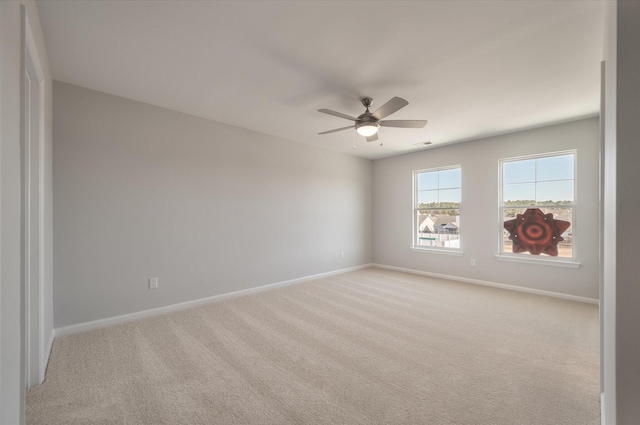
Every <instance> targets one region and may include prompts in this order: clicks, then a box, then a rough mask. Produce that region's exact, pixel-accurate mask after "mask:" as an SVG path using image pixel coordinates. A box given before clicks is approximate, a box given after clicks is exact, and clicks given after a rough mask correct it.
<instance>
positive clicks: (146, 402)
mask: <svg viewBox="0 0 640 425" xmlns="http://www.w3.org/2000/svg"><path fill="white" fill-rule="evenodd" d="M598 361H599V355H598V310H597V307H596V306H594V305H588V304H582V303H578V302H572V301H564V300H558V299H553V298H547V297H541V296H535V295H529V294H523V293H518V292H510V291H504V290H499V289H493V288H486V287H482V286H476V285H468V284H462V283H456V282H450V281H444V280H438V279H432V278H426V277H420V276H414V275H410V274H404V273H398V272H392V271H386V270H380V269H374V268H370V269H364V270H360V271H356V272H352V273H347V274H343V275H339V276H334V277H329V278H325V279H320V280H316V281H313V282H308V283H301V284H298V285H294V286H289V287H285V288H280V289H276V290H273V291H269V292H263V293H259V294H256V295H252V296H247V297H243V298H237V299H232V300H228V301H224V302H219V303H215V304H210V305H206V306H202V307H198V308H194V309H191V310H186V311H182V312H176V313H172V314H168V315H164V316H158V317H154V318H149V319H144V320H140V321H136V322H131V323H127V324H123V325H119V326H115V327H111V328H108V329H102V330H96V331H90V332H85V333H82V334H76V335H70V336H65V337H60V338H56V340H55V344H54V347H53V352H52V355H51V360H50V363H49V368H48V370H47V377H46V381H45V383H44V384H43V385H41V386H39V387H37V388H33V389H31V390H29V391H28V393H27V423H28V424H49V425H53V424H65V425H71V424H459V425H463V424H469V425H483V424H509V425H524V424H532V425H545V424H579V425H587V424H594V425H595V424H599V423H600V419H599V415H600V414H599V411H600V405H599V385H598V379H599V378H598V376H599V372H598Z"/></svg>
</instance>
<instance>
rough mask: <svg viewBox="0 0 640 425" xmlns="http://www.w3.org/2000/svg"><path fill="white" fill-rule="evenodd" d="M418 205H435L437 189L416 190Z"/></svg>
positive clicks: (436, 202) (436, 203)
mask: <svg viewBox="0 0 640 425" xmlns="http://www.w3.org/2000/svg"><path fill="white" fill-rule="evenodd" d="M418 206H419V207H420V206H422V207H437V206H438V191H437V190H421V191H420V192H418Z"/></svg>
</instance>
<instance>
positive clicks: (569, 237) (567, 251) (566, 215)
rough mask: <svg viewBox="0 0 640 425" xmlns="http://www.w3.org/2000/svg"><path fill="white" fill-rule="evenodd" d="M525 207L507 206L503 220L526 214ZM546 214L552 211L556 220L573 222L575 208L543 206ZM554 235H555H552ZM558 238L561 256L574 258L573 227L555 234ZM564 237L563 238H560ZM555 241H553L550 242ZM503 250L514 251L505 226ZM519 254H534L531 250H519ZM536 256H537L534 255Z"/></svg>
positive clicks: (558, 248) (506, 251) (559, 254)
mask: <svg viewBox="0 0 640 425" xmlns="http://www.w3.org/2000/svg"><path fill="white" fill-rule="evenodd" d="M525 210H526V209H525V208H505V209H504V217H503V220H504V221H506V220H512V219H514V218H516V217H517V214H524V212H525ZM541 211H542V212H543V213H544V214H548V213H551V214H553V218H554V219H556V220H564V221H568V222H569V223H571V222H572V220H573V219H572V214H573V209H572V208H571V207H561V208H541ZM552 236H553V235H552ZM555 236H556V237H557V238H558V239H557V244H556V247H557V250H558V257H559V258H572V257H573V227H572V226H570V227H569V228H568V229H567V230H565V231H564V232H562V234H560V235H555ZM560 239H563V240H560ZM550 243H553V242H550ZM502 249H503V252H505V253H508V254H510V253H513V242H512V241H511V240H510V239H509V232H508V231H506V230H504V228H503V247H502ZM517 254H518V255H532V254H530V253H529V252H527V251H525V252H518V253H517ZM540 256H547V255H546V254H540ZM534 257H537V255H536V256H534Z"/></svg>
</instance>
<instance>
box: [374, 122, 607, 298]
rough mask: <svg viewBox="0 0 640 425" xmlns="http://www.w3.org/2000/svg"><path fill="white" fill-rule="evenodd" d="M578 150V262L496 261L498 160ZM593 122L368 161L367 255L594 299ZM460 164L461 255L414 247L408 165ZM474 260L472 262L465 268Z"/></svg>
mask: <svg viewBox="0 0 640 425" xmlns="http://www.w3.org/2000/svg"><path fill="white" fill-rule="evenodd" d="M568 149H577V164H576V166H577V173H578V177H577V186H578V189H577V190H578V191H577V197H576V199H577V201H576V202H577V217H576V222H575V228H574V235H575V239H574V245H575V247H576V250H577V255H578V258H577V259H578V261H579V262H580V263H581V266H580V268H578V269H571V268H562V267H558V266H549V265H541V264H523V263H513V262H505V261H499V260H497V259H496V254H497V253H498V232H499V231H500V230H499V228H498V225H499V218H498V172H499V165H498V161H499V160H500V159H502V158H511V157H518V156H524V155H532V154H538V153H545V152H554V151H562V150H568ZM598 158H599V120H598V118H597V117H596V118H590V119H586V120H580V121H574V122H570V123H565V124H559V125H553V126H549V127H543V128H538V129H533V130H527V131H522V132H518V133H512V134H507V135H503V136H499V137H491V138H487V139H483V140H477V141H473V142H470V143H459V144H454V145H449V146H444V147H441V148H433V149H427V150H424V151H421V152H416V153H412V154H407V155H400V156H396V157H391V158H386V159H380V160H376V161H374V164H373V187H374V192H373V198H374V208H373V211H374V229H375V231H374V244H373V260H374V262H375V263H378V264H383V265H387V266H394V267H401V268H407V269H413V270H419V271H424V272H431V273H437V274H444V275H449V276H454V277H459V278H467V279H477V280H483V281H488V282H493V283H502V284H508V285H513V286H518V287H525V288H531V289H537V290H543V291H552V292H557V293H561V294H567V295H573V296H578V297H586V298H592V299H597V298H598V272H599V265H598V262H599V260H598V243H599V242H598V241H599V238H598V228H599V221H598V205H599V199H598V196H599V193H598V184H599V180H598V179H599V163H598ZM456 164H460V165H461V166H462V211H461V217H460V221H461V246H462V251H463V255H462V256H450V255H442V254H436V253H422V252H413V251H411V250H410V246H411V244H412V214H413V212H412V202H413V201H412V197H413V189H412V188H413V180H412V179H413V177H412V172H413V171H414V170H421V169H427V168H434V167H442V166H448V165H456ZM472 258H474V259H476V261H477V266H475V267H471V266H470V260H471V259H472Z"/></svg>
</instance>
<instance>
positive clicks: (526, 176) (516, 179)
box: [502, 159, 536, 199]
mask: <svg viewBox="0 0 640 425" xmlns="http://www.w3.org/2000/svg"><path fill="white" fill-rule="evenodd" d="M502 180H503V183H504V184H511V183H533V182H535V181H536V160H535V159H526V160H524V161H512V162H505V163H504V164H503V176H502ZM531 199H533V198H531Z"/></svg>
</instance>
